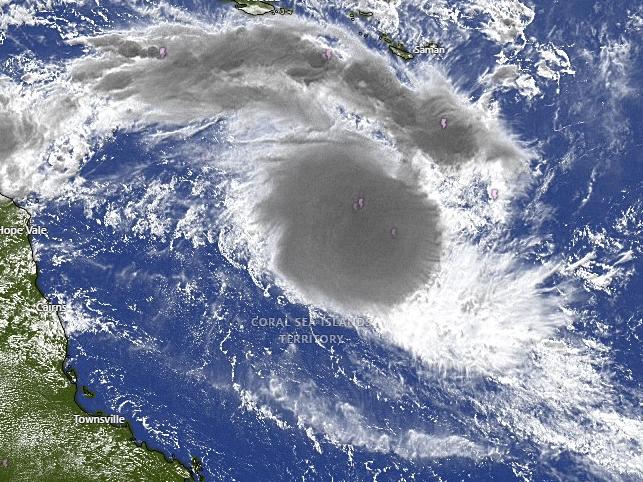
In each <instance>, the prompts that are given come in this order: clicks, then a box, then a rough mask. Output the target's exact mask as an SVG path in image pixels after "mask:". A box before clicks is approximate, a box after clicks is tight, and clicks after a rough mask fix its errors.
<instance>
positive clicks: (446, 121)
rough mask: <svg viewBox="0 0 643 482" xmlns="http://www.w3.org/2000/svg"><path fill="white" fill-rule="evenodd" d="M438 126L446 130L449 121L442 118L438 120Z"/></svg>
mask: <svg viewBox="0 0 643 482" xmlns="http://www.w3.org/2000/svg"><path fill="white" fill-rule="evenodd" d="M440 125H441V126H442V129H446V128H447V126H448V125H449V121H448V120H447V118H446V117H443V118H442V119H440Z"/></svg>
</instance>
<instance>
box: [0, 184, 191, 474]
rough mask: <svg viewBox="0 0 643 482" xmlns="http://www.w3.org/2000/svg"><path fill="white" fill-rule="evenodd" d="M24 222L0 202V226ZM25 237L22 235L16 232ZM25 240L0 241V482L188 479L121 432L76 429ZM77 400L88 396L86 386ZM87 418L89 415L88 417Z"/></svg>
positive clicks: (51, 318) (60, 354)
mask: <svg viewBox="0 0 643 482" xmlns="http://www.w3.org/2000/svg"><path fill="white" fill-rule="evenodd" d="M28 221H29V219H28V215H27V214H26V213H25V211H23V210H21V209H19V208H18V207H16V206H15V205H14V204H13V203H12V202H10V201H8V200H6V199H5V198H2V197H0V226H5V227H22V228H26V226H27V223H28ZM23 233H26V229H25V230H23ZM35 281H36V265H35V263H34V260H33V257H32V251H31V246H30V244H29V240H28V238H27V235H26V234H22V235H15V236H14V235H6V234H4V235H3V234H0V309H1V313H2V314H1V315H0V481H3V482H4V481H6V482H23V481H24V482H76V481H78V482H87V481H99V482H102V481H106V482H107V481H110V482H111V481H114V482H116V481H118V482H124V481H126V482H139V481H140V482H148V481H149V482H165V481H183V480H184V479H186V478H188V477H189V476H190V474H189V472H188V470H187V469H186V468H184V467H183V466H181V465H180V464H179V463H178V462H177V461H168V460H166V459H165V457H164V456H163V455H162V454H161V453H159V452H157V451H153V450H150V449H148V448H146V447H145V444H143V445H142V446H138V445H136V444H135V442H134V439H133V436H132V433H131V431H130V429H129V428H128V427H117V426H113V425H109V424H80V423H76V422H75V420H74V415H81V416H86V415H87V414H86V413H84V412H83V411H82V410H81V409H80V408H79V407H78V405H76V403H75V402H74V396H75V395H76V392H77V387H76V386H75V385H74V383H72V381H75V376H74V375H73V374H70V375H69V376H66V375H65V373H63V370H62V365H63V360H64V358H65V350H66V339H65V336H64V333H63V330H62V327H61V324H60V322H59V319H58V317H57V315H56V314H54V313H43V312H40V311H38V308H37V305H38V304H42V303H45V302H46V301H45V300H44V298H43V296H42V294H41V293H40V292H39V291H38V289H37V287H36V284H35ZM78 392H79V394H82V396H88V397H91V396H94V393H93V392H91V391H90V390H89V389H88V388H87V387H83V389H82V390H78ZM92 415H93V414H92Z"/></svg>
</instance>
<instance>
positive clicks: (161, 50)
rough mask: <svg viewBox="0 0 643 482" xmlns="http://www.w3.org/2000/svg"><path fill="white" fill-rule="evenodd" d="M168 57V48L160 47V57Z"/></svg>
mask: <svg viewBox="0 0 643 482" xmlns="http://www.w3.org/2000/svg"><path fill="white" fill-rule="evenodd" d="M165 57H167V49H166V48H165V47H161V48H160V49H159V58H161V59H164V58H165Z"/></svg>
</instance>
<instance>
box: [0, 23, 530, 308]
mask: <svg viewBox="0 0 643 482" xmlns="http://www.w3.org/2000/svg"><path fill="white" fill-rule="evenodd" d="M74 42H81V43H85V44H86V45H88V46H90V47H91V48H92V49H93V51H92V52H91V53H89V54H88V55H86V56H85V57H83V58H80V59H78V60H74V61H72V62H71V65H70V67H69V72H70V76H69V81H70V82H71V83H72V84H73V85H75V86H76V88H78V89H79V91H83V90H84V91H86V92H88V93H90V94H91V95H93V96H96V99H101V102H106V103H107V105H108V106H110V109H112V108H113V113H110V114H109V116H107V118H109V119H114V120H115V121H116V122H118V123H124V124H125V125H138V126H140V127H145V126H147V125H150V124H159V125H168V126H183V125H185V124H188V123H190V122H198V121H202V120H204V119H213V118H221V117H225V118H226V119H227V120H228V124H227V125H228V126H229V129H230V132H231V134H232V136H233V137H234V139H235V140H236V141H237V142H238V143H239V144H242V145H243V146H244V148H243V152H244V155H246V154H247V157H246V158H244V159H240V158H239V159H237V162H236V163H231V164H230V165H228V166H227V167H228V168H230V169H232V170H236V171H237V172H238V173H241V174H242V176H241V177H242V178H244V179H247V180H250V181H249V182H248V183H247V186H246V190H245V192H243V194H242V196H243V197H244V202H246V203H248V204H250V205H252V206H253V208H252V209H251V210H250V211H251V212H252V214H251V218H250V219H247V220H241V221H240V222H249V223H252V224H253V225H254V226H256V227H257V228H258V229H259V230H260V231H262V232H264V233H265V236H264V237H265V239H266V240H267V241H268V243H267V244H268V245H270V246H271V247H272V249H273V252H271V253H269V255H268V256H266V257H267V258H270V260H271V262H272V265H271V266H269V267H268V268H269V269H271V270H272V271H273V272H275V273H277V274H278V275H281V276H282V277H283V278H284V279H285V280H286V281H287V282H288V283H289V285H290V286H291V287H294V288H295V290H297V291H298V292H299V293H300V294H303V295H304V298H305V299H306V300H309V301H313V302H315V303H320V304H323V305H325V306H330V307H332V308H340V307H341V308H342V309H347V310H354V311H361V310H369V309H380V308H382V307H386V306H391V305H393V304H395V303H398V302H401V301H403V300H404V299H405V298H406V297H407V296H409V295H410V294H412V293H413V292H414V291H415V290H417V289H418V288H419V287H421V286H422V284H423V283H426V282H427V280H428V279H430V278H431V274H432V273H433V272H435V269H436V267H437V266H438V264H439V258H440V247H441V241H442V239H441V235H440V228H439V226H440V218H439V212H438V207H437V205H436V203H435V202H433V201H431V200H430V199H428V198H427V197H426V195H425V194H424V193H423V191H422V189H420V186H418V185H417V181H414V179H416V178H417V176H416V172H415V169H416V168H417V166H415V165H414V164H413V162H417V161H413V162H409V161H411V159H413V158H414V157H416V155H417V154H420V156H419V158H420V159H424V160H425V162H435V163H436V164H438V165H442V166H454V165H455V166H457V165H460V164H461V163H465V162H487V161H492V160H497V159H500V160H502V161H506V162H513V161H516V160H519V159H520V158H521V156H522V153H521V151H520V149H519V148H517V147H515V145H514V144H513V143H512V142H511V140H510V139H509V138H508V137H507V136H505V135H503V134H502V132H501V130H500V129H499V128H498V127H497V126H495V127H494V126H489V125H488V124H487V123H485V122H484V121H483V119H482V118H481V114H480V113H479V112H478V111H477V110H475V109H473V108H472V107H471V106H468V105H466V103H465V102H464V101H463V100H462V99H461V98H460V97H458V96H457V95H456V94H455V93H454V90H453V89H452V88H451V86H450V85H449V84H448V82H447V80H446V79H445V78H444V77H443V76H441V75H439V74H437V73H434V74H433V77H432V78H431V79H432V80H423V81H414V80H413V79H411V82H410V84H409V85H406V84H404V83H402V82H400V81H399V79H398V78H397V76H396V74H395V72H394V71H393V70H392V68H391V67H390V65H389V64H388V61H387V59H388V58H387V57H384V56H382V55H380V54H377V53H374V52H373V51H372V50H370V49H368V48H366V47H365V46H364V45H363V44H361V43H360V42H359V41H357V40H356V39H354V38H351V37H350V36H348V35H346V33H345V32H344V31H342V30H341V29H339V28H337V27H333V26H331V25H326V26H325V27H323V26H319V25H316V24H312V23H308V22H306V21H305V20H301V19H297V20H292V19H291V20H286V19H278V20H277V21H274V22H268V23H266V22H264V21H261V22H259V21H256V22H255V21H248V24H247V25H244V26H226V27H221V28H220V30H218V31H205V30H203V29H200V28H197V27H192V26H185V25H175V24H165V25H160V26H156V27H152V28H149V29H145V30H138V31H129V32H117V33H110V34H106V35H101V36H97V37H90V38H82V39H76V40H74ZM161 47H163V48H164V49H166V50H164V52H163V55H160V53H159V49H160V48H161ZM165 53H167V55H165ZM110 112H112V111H110ZM110 116H111V117H110ZM442 118H447V119H448V128H444V125H442ZM350 119H360V120H364V121H365V124H367V125H368V126H370V127H368V128H365V130H364V128H361V127H360V128H358V127H356V123H355V122H354V120H350ZM18 120H19V119H18ZM16 122H17V120H16V118H15V117H14V118H9V117H3V116H0V129H2V131H3V132H5V137H7V142H4V143H3V146H2V148H1V149H2V154H3V155H4V156H6V157H8V158H11V157H12V156H13V154H14V153H15V151H16V150H17V147H16V142H14V141H13V140H14V139H17V138H18V137H24V136H22V135H20V136H19V135H18V134H19V133H20V130H21V128H20V126H19V125H18V124H16ZM110 122H113V121H110ZM43 124H44V123H43ZM61 125H64V124H61ZM102 128H105V127H104V126H103V127H102ZM369 129H370V130H369ZM376 131H377V132H378V133H380V134H381V135H380V136H379V137H377V138H376V137H373V136H372V135H371V134H373V133H374V132H376ZM16 136H18V137H16ZM35 137H37V136H34V138H35ZM378 139H379V140H378ZM41 144H43V145H46V142H45V141H43V142H42V143H41ZM239 152H241V151H239ZM400 160H402V161H406V162H400ZM11 166H12V162H6V163H5V165H4V166H3V167H4V168H5V169H10V168H11ZM262 176H263V177H262ZM258 177H261V178H262V179H263V181H262V182H256V179H257V178H258ZM354 203H357V204H355V206H354Z"/></svg>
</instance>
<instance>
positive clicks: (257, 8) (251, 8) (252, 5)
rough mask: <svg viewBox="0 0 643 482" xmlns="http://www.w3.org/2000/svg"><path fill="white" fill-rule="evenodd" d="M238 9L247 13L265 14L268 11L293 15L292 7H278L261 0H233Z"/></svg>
mask: <svg viewBox="0 0 643 482" xmlns="http://www.w3.org/2000/svg"><path fill="white" fill-rule="evenodd" d="M232 1H233V2H234V4H235V8H236V9H237V10H241V11H242V12H245V13H247V14H248V15H265V14H266V13H272V14H280V15H292V12H293V10H292V8H277V7H276V6H275V5H273V4H272V3H271V2H262V1H260V0H232Z"/></svg>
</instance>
